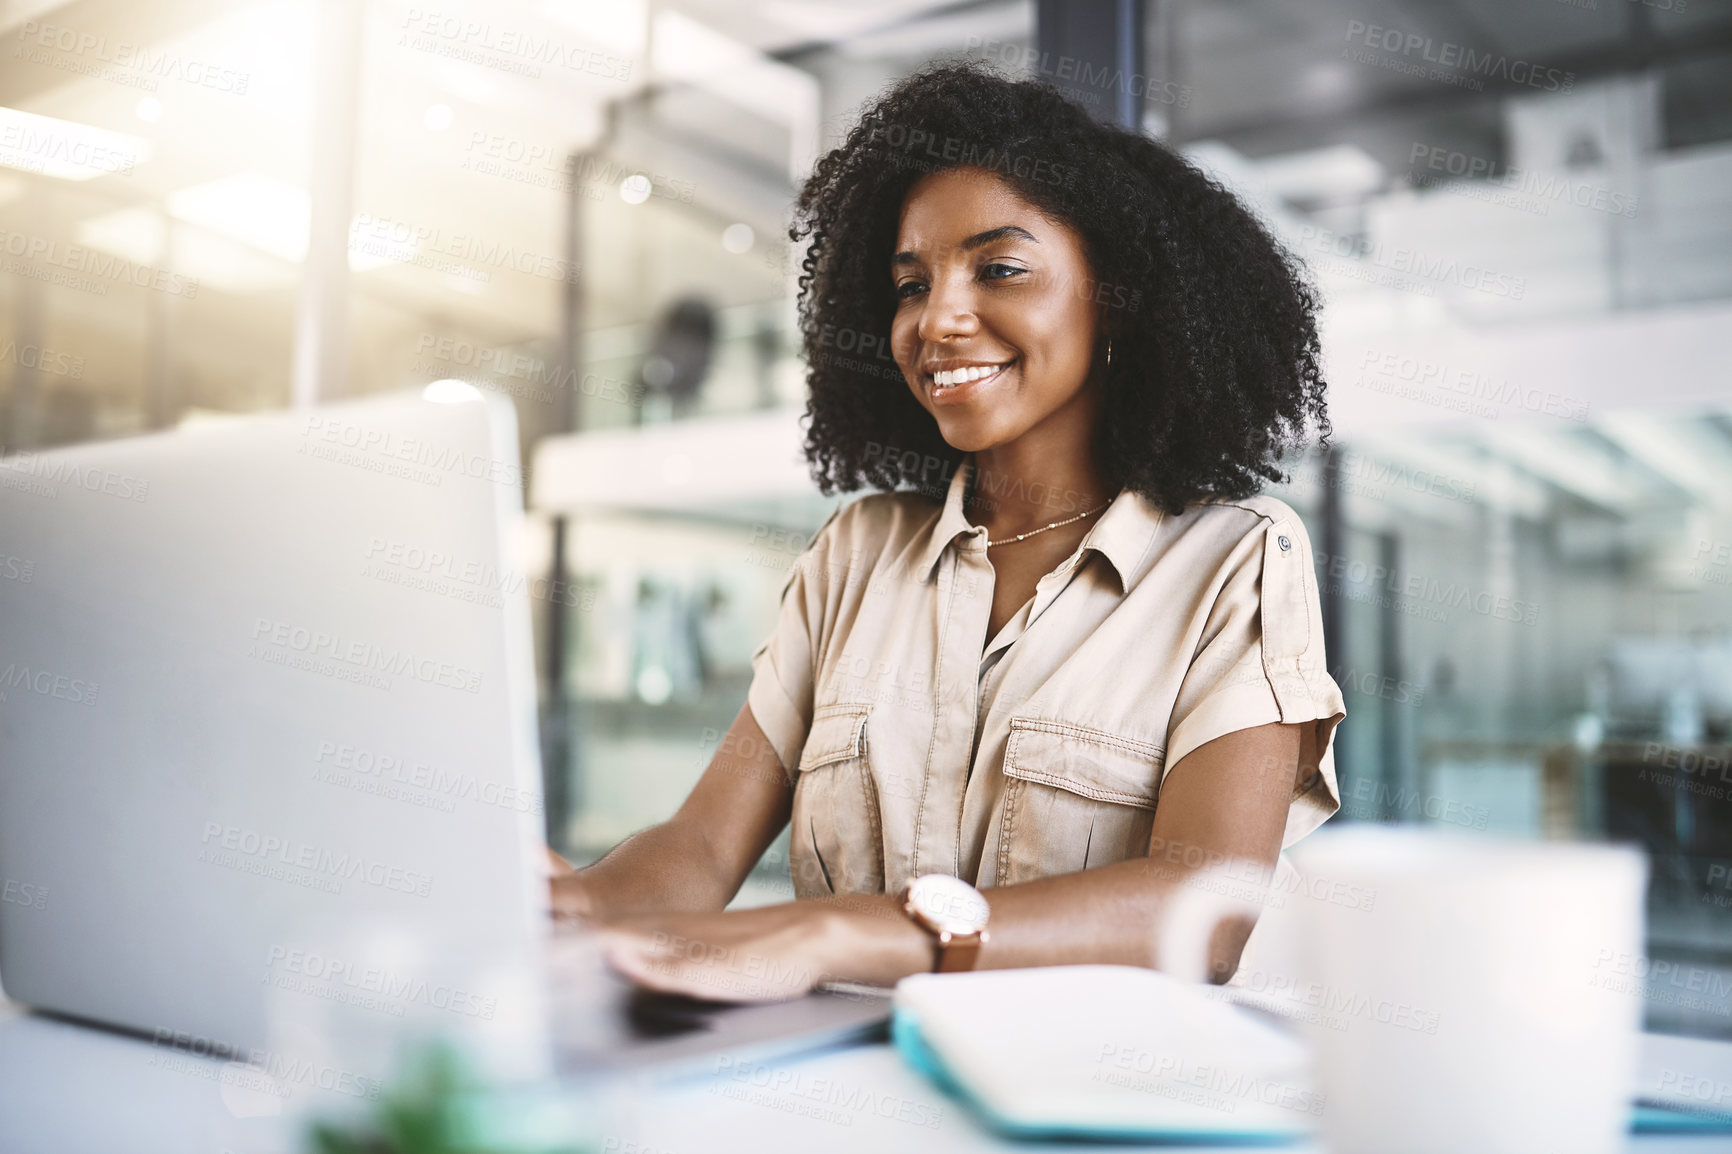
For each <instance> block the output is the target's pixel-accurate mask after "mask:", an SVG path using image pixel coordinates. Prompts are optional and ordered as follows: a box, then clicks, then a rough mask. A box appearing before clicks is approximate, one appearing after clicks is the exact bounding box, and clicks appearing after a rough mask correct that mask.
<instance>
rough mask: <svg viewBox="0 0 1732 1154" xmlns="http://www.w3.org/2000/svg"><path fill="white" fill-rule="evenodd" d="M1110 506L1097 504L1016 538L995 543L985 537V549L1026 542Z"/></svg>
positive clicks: (1105, 503)
mask: <svg viewBox="0 0 1732 1154" xmlns="http://www.w3.org/2000/svg"><path fill="white" fill-rule="evenodd" d="M1111 504H1112V502H1111V501H1103V502H1102V503H1100V504H1099V505H1096V506H1095V507H1094V508H1092V509H1089V510H1087V511H1086V512H1082V513H1078V514H1077V515H1076V516H1074V517H1066V518H1065V519H1064V520H1062V521H1054V522H1053V523H1052V524H1050V525H1042V526H1041V527H1040V528H1038V529H1030V530H1029V531H1028V532H1026V533H1018V534H1017V535H1016V536H1014V537H1001V538H999V539H998V540H997V541H994V540H993V539H992V538H991V537H990V536H988V537H987V539H986V547H987V548H988V549H990V548H992V547H993V546H994V545H1014V544H1016V542H1018V541H1025V540H1027V539H1028V538H1030V537H1032V536H1034V535H1035V534H1036V533H1044V532H1046V531H1047V530H1048V529H1057V528H1058V527H1059V526H1060V525H1069V524H1071V523H1072V522H1075V521H1080V520H1082V519H1083V518H1084V517H1092V516H1094V515H1095V514H1096V513H1099V512H1100V511H1101V510H1102V509H1105V508H1106V507H1107V506H1108V505H1111Z"/></svg>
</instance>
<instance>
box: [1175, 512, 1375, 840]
mask: <svg viewBox="0 0 1732 1154" xmlns="http://www.w3.org/2000/svg"><path fill="white" fill-rule="evenodd" d="M1272 504H1277V507H1278V509H1279V513H1278V515H1276V516H1274V517H1272V518H1270V517H1264V518H1260V519H1259V522H1258V526H1257V528H1256V529H1255V530H1253V531H1252V532H1251V533H1249V534H1247V535H1246V536H1245V537H1244V538H1243V539H1242V540H1241V541H1240V542H1239V543H1238V544H1237V546H1235V547H1234V549H1233V550H1232V552H1231V554H1230V556H1229V558H1228V560H1227V562H1226V563H1225V565H1226V569H1227V574H1226V578H1225V580H1224V582H1223V583H1222V584H1221V587H1220V592H1219V594H1218V595H1217V596H1216V598H1215V601H1214V604H1213V606H1212V607H1211V608H1210V610H1209V616H1208V620H1207V623H1206V625H1205V628H1204V631H1203V645H1202V648H1201V649H1200V650H1199V652H1198V653H1197V656H1196V658H1195V660H1193V661H1192V662H1191V665H1190V668H1189V669H1187V670H1186V673H1185V677H1184V681H1183V682H1182V684H1181V685H1180V688H1179V695H1178V700H1177V702H1176V703H1175V704H1174V707H1173V714H1172V723H1171V725H1170V726H1169V728H1168V740H1167V757H1166V764H1167V765H1168V766H1169V767H1171V766H1174V765H1177V764H1178V763H1179V762H1180V761H1182V760H1183V759H1184V757H1185V756H1186V755H1187V754H1189V753H1190V752H1191V751H1192V750H1195V749H1197V748H1198V747H1200V746H1202V745H1205V744H1207V743H1208V742H1210V741H1213V740H1214V739H1215V738H1217V737H1221V736H1223V735H1224V734H1228V733H1236V732H1238V731H1239V730H1242V729H1252V728H1255V727H1256V726H1259V725H1270V724H1275V723H1281V724H1287V725H1295V724H1302V723H1305V722H1312V723H1314V724H1315V727H1316V728H1315V731H1314V741H1313V742H1310V743H1307V749H1308V752H1310V753H1311V754H1312V758H1311V759H1308V760H1314V764H1310V765H1307V766H1305V767H1303V768H1304V770H1305V772H1304V773H1303V774H1302V780H1301V781H1300V782H1298V783H1297V784H1296V785H1295V787H1294V791H1293V802H1292V806H1291V807H1290V808H1289V810H1288V813H1287V828H1286V830H1285V832H1284V834H1283V836H1282V839H1281V844H1282V848H1286V847H1287V846H1291V845H1292V844H1293V843H1294V842H1296V841H1298V840H1299V839H1300V838H1302V837H1304V836H1305V835H1306V834H1308V833H1310V832H1311V831H1312V830H1314V829H1316V828H1317V827H1318V826H1320V825H1322V824H1323V823H1324V822H1325V821H1327V820H1328V819H1329V818H1330V817H1331V816H1332V815H1333V814H1334V813H1335V812H1336V811H1337V810H1338V809H1340V808H1341V800H1340V793H1339V791H1338V789H1337V786H1336V781H1335V751H1334V740H1333V739H1334V735H1335V727H1336V726H1337V725H1339V724H1340V722H1341V719H1342V718H1343V717H1345V716H1346V713H1347V709H1346V704H1345V703H1344V701H1343V700H1342V696H1341V690H1340V687H1338V686H1337V685H1336V684H1335V681H1334V679H1333V678H1331V677H1330V676H1329V672H1328V662H1327V659H1326V656H1325V654H1324V652H1323V613H1322V606H1321V600H1320V597H1319V595H1318V590H1317V575H1316V572H1315V571H1314V569H1313V568H1312V562H1311V542H1310V539H1309V538H1308V537H1307V536H1306V533H1305V527H1304V525H1303V524H1302V523H1301V522H1300V521H1299V518H1298V517H1297V516H1296V515H1295V514H1293V513H1292V511H1291V510H1289V509H1286V507H1285V506H1281V505H1278V503H1272Z"/></svg>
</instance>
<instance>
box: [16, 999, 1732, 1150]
mask: <svg viewBox="0 0 1732 1154" xmlns="http://www.w3.org/2000/svg"><path fill="white" fill-rule="evenodd" d="M1647 1051H1648V1052H1647V1055H1646V1061H1645V1071H1644V1077H1645V1078H1646V1079H1648V1080H1655V1079H1657V1078H1658V1077H1659V1076H1660V1072H1661V1071H1663V1070H1666V1069H1672V1070H1681V1071H1689V1072H1691V1073H1692V1074H1694V1075H1696V1076H1698V1077H1704V1078H1711V1079H1715V1080H1717V1082H1720V1083H1729V1084H1732V1043H1711V1042H1700V1041H1694V1040H1690V1039H1677V1038H1663V1037H1656V1036H1650V1038H1649V1039H1648V1047H1647ZM779 1069H781V1070H783V1071H786V1076H785V1077H783V1078H782V1079H781V1080H780V1083H779V1084H780V1086H781V1087H782V1088H781V1089H765V1088H762V1087H759V1086H755V1085H753V1084H752V1082H751V1081H750V1080H746V1081H740V1080H735V1079H733V1078H729V1077H725V1076H723V1077H716V1076H695V1075H694V1076H687V1077H685V1078H682V1079H677V1080H669V1079H660V1080H657V1081H651V1080H648V1079H641V1080H638V1081H636V1082H632V1083H619V1084H617V1085H615V1086H613V1087H612V1088H611V1089H610V1090H608V1091H607V1092H605V1093H603V1094H600V1095H599V1096H596V1097H594V1098H593V1099H592V1100H591V1101H589V1102H588V1103H586V1110H587V1111H588V1112H590V1113H591V1114H592V1116H593V1117H594V1118H595V1125H594V1127H593V1128H592V1134H593V1142H594V1146H595V1148H596V1149H597V1150H598V1151H600V1152H601V1154H731V1152H735V1151H737V1152H739V1154H774V1152H776V1151H784V1150H786V1151H797V1152H799V1154H829V1152H831V1151H835V1152H838V1154H849V1152H856V1151H857V1152H860V1154H880V1152H882V1151H892V1150H893V1151H898V1152H901V1151H910V1152H914V1154H919V1152H921V1151H932V1152H934V1154H937V1152H939V1151H943V1152H945V1154H951V1152H963V1154H966V1152H969V1151H1017V1152H1018V1154H1036V1152H1040V1151H1053V1152H1055V1154H1056V1152H1058V1151H1076V1152H1079V1154H1080V1152H1082V1151H1087V1152H1088V1154H1101V1152H1102V1151H1103V1150H1106V1149H1108V1148H1107V1147H1102V1146H1098V1145H1091V1146H1069V1145H1059V1144H1037V1145H1030V1144H1013V1143H1008V1142H1004V1141H1002V1140H1000V1139H997V1138H995V1137H993V1136H992V1135H990V1134H988V1133H987V1132H985V1131H984V1130H982V1129H981V1128H980V1127H979V1126H978V1125H976V1124H975V1122H974V1121H973V1119H972V1118H970V1117H969V1116H968V1115H967V1114H966V1113H964V1112H963V1111H962V1110H961V1109H960V1108H959V1107H958V1106H957V1105H956V1104H955V1103H954V1102H951V1101H950V1100H948V1099H947V1098H945V1097H944V1096H943V1095H941V1094H940V1093H939V1092H938V1091H936V1090H935V1089H933V1088H932V1087H931V1086H930V1085H929V1084H928V1083H927V1082H926V1081H925V1080H924V1079H922V1078H921V1077H920V1076H918V1075H917V1074H915V1073H914V1072H913V1071H911V1070H909V1069H908V1068H907V1067H906V1066H904V1065H903V1063H902V1061H901V1059H900V1058H899V1057H898V1056H897V1054H896V1053H895V1052H894V1051H893V1050H891V1048H890V1047H888V1046H862V1047H856V1048H853V1049H848V1050H838V1051H832V1052H830V1053H826V1054H818V1055H814V1056H811V1057H808V1058H805V1059H802V1060H799V1061H797V1062H788V1063H783V1064H782V1065H781V1066H780V1067H779ZM237 1072H238V1071H235V1070H228V1071H226V1072H225V1067H224V1064H223V1063H221V1062H218V1061H213V1060H210V1059H201V1058H195V1057H191V1056H189V1055H185V1054H178V1053H173V1052H172V1051H164V1050H160V1049H158V1048H156V1047H153V1046H151V1045H149V1044H148V1043H146V1042H143V1041H136V1040H133V1039H130V1038H127V1037H124V1036H121V1035H117V1034H110V1033H107V1032H104V1031H101V1030H94V1029H88V1028H85V1027H81V1026H76V1025H71V1024H68V1023H65V1022H60V1021H55V1020H52V1019H47V1018H41V1017H37V1016H35V1015H31V1014H25V1013H22V1012H20V1011H19V1010H18V1009H17V1007H15V1006H12V1005H10V1004H9V1003H3V1004H0V1152H3V1154H159V1152H160V1154H302V1150H301V1147H300V1146H298V1145H297V1141H298V1137H299V1124H298V1123H297V1122H293V1121H291V1114H292V1109H291V1111H290V1112H288V1113H284V1112H278V1113H276V1114H269V1113H267V1114H259V1113H256V1111H258V1110H261V1109H266V1110H268V1109H273V1108H279V1107H280V1106H281V1105H282V1103H280V1102H278V1101H276V1100H274V1099H272V1098H270V1097H269V1096H268V1095H265V1094H261V1093H258V1092H257V1091H255V1090H249V1089H247V1088H245V1087H243V1086H239V1085H236V1084H235V1082H234V1077H235V1074H236V1073H237ZM793 1079H798V1081H795V1080H793ZM818 1079H825V1080H826V1081H825V1082H824V1083H823V1084H822V1085H821V1086H820V1085H819V1083H818V1082H817V1080H818ZM225 1080H226V1081H227V1085H226V1086H225ZM760 1080H768V1079H760ZM318 1093H319V1092H318V1091H314V1094H315V1095H316V1094H318ZM303 1100H304V1099H303ZM325 1101H336V1099H333V1098H331V1097H330V1096H329V1095H327V1096H326V1098H325ZM249 1112H253V1113H252V1116H246V1115H247V1114H248V1113H249ZM1113 1149H1122V1150H1126V1151H1129V1150H1133V1149H1137V1148H1136V1147H1114V1148H1113ZM1151 1149H1159V1150H1161V1151H1162V1152H1163V1154H1181V1152H1180V1151H1178V1150H1177V1149H1176V1148H1174V1147H1171V1146H1166V1147H1156V1148H1151ZM1222 1149H1223V1148H1222V1147H1214V1148H1212V1152H1211V1154H1220V1151H1221V1150H1222ZM1286 1149H1291V1150H1294V1151H1296V1154H1316V1152H1315V1151H1314V1149H1313V1148H1309V1147H1287V1148H1286ZM1630 1149H1631V1150H1633V1151H1639V1152H1641V1154H1662V1152H1677V1154H1720V1152H1722V1151H1732V1137H1726V1136H1717V1137H1701V1138H1688V1137H1659V1136H1644V1137H1641V1138H1635V1139H1632V1140H1631V1143H1630Z"/></svg>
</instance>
